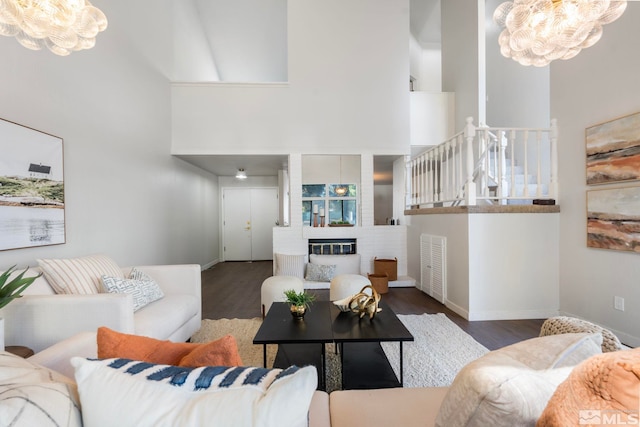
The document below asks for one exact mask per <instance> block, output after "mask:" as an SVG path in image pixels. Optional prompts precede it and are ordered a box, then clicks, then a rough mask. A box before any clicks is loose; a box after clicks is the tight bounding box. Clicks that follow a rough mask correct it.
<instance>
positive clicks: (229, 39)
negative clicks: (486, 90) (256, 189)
mask: <svg viewBox="0 0 640 427" xmlns="http://www.w3.org/2000/svg"><path fill="white" fill-rule="evenodd" d="M178 1H183V0H178ZM189 1H191V2H192V4H193V7H194V8H195V11H196V12H197V20H198V21H199V24H200V25H201V26H202V32H203V33H204V34H205V37H206V42H207V43H208V45H209V50H210V54H211V57H212V59H213V62H214V63H215V67H216V68H217V71H218V75H219V77H220V80H221V81H231V82H274V81H275V82H280V81H287V80H288V76H287V63H288V59H287V31H286V28H287V0H234V1H228V0H189ZM440 1H441V0H410V31H411V33H412V34H413V36H414V37H415V38H416V40H418V42H419V43H420V44H421V45H423V46H425V45H432V44H434V43H440ZM178 157H180V158H181V159H183V160H185V161H187V162H189V163H191V164H193V165H196V166H198V167H200V168H202V169H204V170H206V171H209V172H211V173H213V174H214V175H218V176H233V175H235V173H236V171H237V170H238V168H244V169H245V171H246V172H247V175H249V176H276V175H277V174H278V170H280V169H283V168H286V164H287V161H288V158H287V156H286V155H269V156H266V155H219V156H218V155H189V156H178ZM397 157H398V156H375V165H374V169H375V173H376V183H378V184H381V183H390V182H391V180H392V178H391V177H392V171H393V161H394V160H395V159H396V158H397ZM283 165H284V166H283Z"/></svg>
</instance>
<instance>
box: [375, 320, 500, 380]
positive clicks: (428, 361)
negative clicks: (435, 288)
mask: <svg viewBox="0 0 640 427" xmlns="http://www.w3.org/2000/svg"><path fill="white" fill-rule="evenodd" d="M398 318H399V319H400V321H401V322H402V323H403V324H404V325H405V326H406V327H407V329H408V330H409V332H411V335H413V338H414V341H409V342H405V343H404V344H403V351H404V367H403V368H404V369H403V371H404V372H403V373H404V386H405V387H441V386H448V385H451V383H452V382H453V379H454V378H455V377H456V375H457V374H458V372H459V371H460V370H461V369H462V368H463V367H464V366H465V365H466V364H467V363H469V362H471V361H473V360H475V359H477V358H479V357H481V356H483V355H484V354H486V353H488V352H489V350H488V349H487V348H486V347H485V346H483V345H482V344H480V343H479V342H478V341H476V340H475V339H473V337H472V336H471V335H469V334H467V333H466V332H465V331H463V330H462V329H460V327H459V326H458V325H456V324H455V323H453V321H451V320H449V318H448V317H447V316H446V314H444V313H438V314H399V315H398ZM382 348H383V349H384V352H385V354H386V355H387V359H389V363H391V366H392V367H393V370H394V371H395V373H396V376H398V372H399V366H400V361H399V359H400V352H399V349H398V343H394V342H384V343H382Z"/></svg>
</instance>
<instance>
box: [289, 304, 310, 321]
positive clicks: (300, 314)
mask: <svg viewBox="0 0 640 427" xmlns="http://www.w3.org/2000/svg"><path fill="white" fill-rule="evenodd" d="M289 308H290V310H291V315H292V316H293V318H294V319H295V320H302V319H304V314H305V313H306V312H307V307H305V306H304V305H293V304H292V305H291V306H290V307H289Z"/></svg>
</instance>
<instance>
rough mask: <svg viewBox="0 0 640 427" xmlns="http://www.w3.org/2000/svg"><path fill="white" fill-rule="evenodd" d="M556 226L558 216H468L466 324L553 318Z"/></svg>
mask: <svg viewBox="0 0 640 427" xmlns="http://www.w3.org/2000/svg"><path fill="white" fill-rule="evenodd" d="M558 224H559V215H558V214H557V213H544V214H542V213H517V214H516V213H508V214H473V215H469V272H470V275H469V320H501V319H544V318H547V317H551V316H555V315H557V314H558V306H559V290H558V288H559V282H558V274H559V273H558V272H559V257H558V239H559V238H558V236H559V227H558ZM453 260H454V261H455V258H454V259H453Z"/></svg>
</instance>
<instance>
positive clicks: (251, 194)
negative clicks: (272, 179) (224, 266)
mask: <svg viewBox="0 0 640 427" xmlns="http://www.w3.org/2000/svg"><path fill="white" fill-rule="evenodd" d="M223 197H224V218H223V229H224V259H225V261H258V260H260V261H261V260H270V259H273V227H274V226H275V224H276V221H277V220H278V189H277V188H226V189H225V190H224V192H223Z"/></svg>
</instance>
